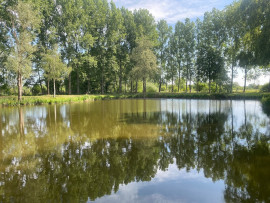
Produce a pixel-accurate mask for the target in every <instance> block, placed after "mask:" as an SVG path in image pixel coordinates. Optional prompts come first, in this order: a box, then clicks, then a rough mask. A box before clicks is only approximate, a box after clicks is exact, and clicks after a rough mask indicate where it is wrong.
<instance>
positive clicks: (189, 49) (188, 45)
mask: <svg viewBox="0 0 270 203" xmlns="http://www.w3.org/2000/svg"><path fill="white" fill-rule="evenodd" d="M183 45H184V62H185V66H184V76H185V78H186V92H187V90H188V82H189V91H190V92H191V82H192V79H193V76H194V75H195V68H194V63H193V62H194V57H195V23H194V22H191V21H190V19H189V18H186V19H185V26H184V44H183Z"/></svg>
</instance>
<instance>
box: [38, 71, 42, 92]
mask: <svg viewBox="0 0 270 203" xmlns="http://www.w3.org/2000/svg"><path fill="white" fill-rule="evenodd" d="M38 81H39V86H40V89H41V94H43V87H42V82H41V77H40V73H39V68H38Z"/></svg>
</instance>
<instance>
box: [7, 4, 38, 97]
mask: <svg viewBox="0 0 270 203" xmlns="http://www.w3.org/2000/svg"><path fill="white" fill-rule="evenodd" d="M7 11H8V18H7V19H8V20H7V21H6V22H5V25H6V27H7V28H8V32H9V33H10V34H9V38H10V39H9V41H10V43H11V45H12V50H11V53H10V55H9V56H8V59H7V68H8V69H9V70H10V71H12V72H13V73H15V74H16V75H17V85H18V100H19V101H21V99H22V93H23V92H22V91H23V80H24V79H26V78H28V77H29V76H30V74H31V71H32V58H33V52H34V51H35V47H34V46H33V45H32V42H33V40H34V38H35V35H34V31H35V30H36V29H37V28H38V26H39V23H40V19H39V14H38V13H37V11H35V10H33V9H32V6H31V4H29V3H25V2H23V1H18V4H16V5H14V6H10V7H8V8H7Z"/></svg>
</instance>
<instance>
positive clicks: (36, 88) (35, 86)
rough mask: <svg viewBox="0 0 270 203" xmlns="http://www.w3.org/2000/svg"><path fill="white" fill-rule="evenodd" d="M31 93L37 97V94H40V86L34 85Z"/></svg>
mask: <svg viewBox="0 0 270 203" xmlns="http://www.w3.org/2000/svg"><path fill="white" fill-rule="evenodd" d="M32 93H33V95H39V94H41V93H42V92H41V87H40V85H38V84H35V85H34V86H33V88H32Z"/></svg>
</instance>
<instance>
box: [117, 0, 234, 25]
mask: <svg viewBox="0 0 270 203" xmlns="http://www.w3.org/2000/svg"><path fill="white" fill-rule="evenodd" d="M114 2H115V3H116V5H117V6H118V7H122V6H124V7H125V8H128V9H129V10H135V9H139V8H145V9H147V10H149V11H150V13H151V14H152V15H153V16H154V17H155V19H156V20H160V19H165V20H167V22H168V23H169V24H171V25H173V24H175V23H176V22H177V21H178V20H180V21H183V20H184V19H185V18H191V19H193V20H194V19H196V18H197V17H198V18H202V17H203V14H204V13H205V12H206V11H211V10H212V8H217V9H223V8H225V7H226V6H227V5H229V4H231V3H232V2H233V0H160V1H158V0H114Z"/></svg>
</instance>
